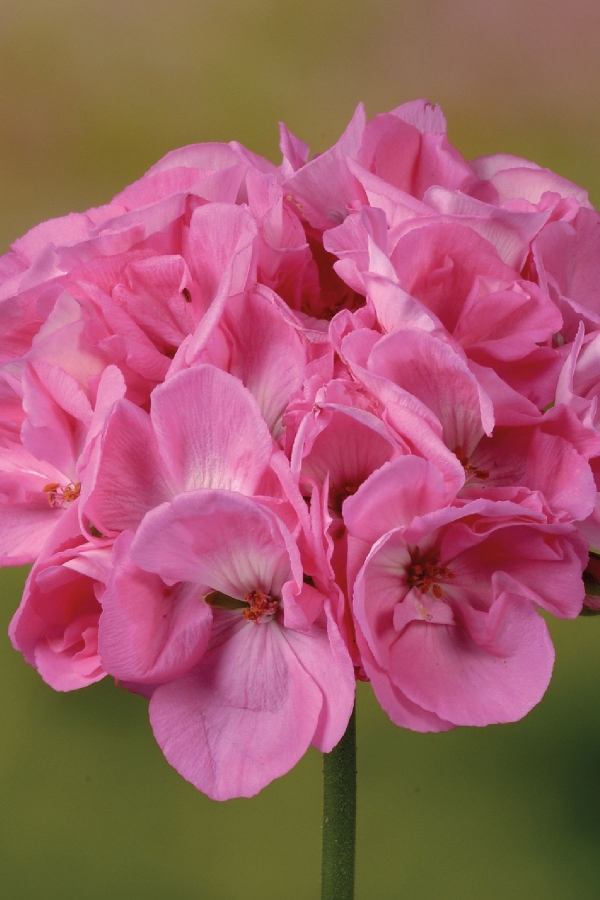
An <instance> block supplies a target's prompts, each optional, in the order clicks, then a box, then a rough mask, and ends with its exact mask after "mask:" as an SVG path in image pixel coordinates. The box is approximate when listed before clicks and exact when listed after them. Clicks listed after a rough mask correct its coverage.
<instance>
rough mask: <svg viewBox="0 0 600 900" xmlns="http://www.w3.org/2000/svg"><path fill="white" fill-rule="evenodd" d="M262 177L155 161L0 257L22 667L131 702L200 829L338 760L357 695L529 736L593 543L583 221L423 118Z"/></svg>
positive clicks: (235, 148) (595, 322)
mask: <svg viewBox="0 0 600 900" xmlns="http://www.w3.org/2000/svg"><path fill="white" fill-rule="evenodd" d="M281 151H282V156H283V161H282V163H281V164H280V165H279V166H275V165H273V164H271V163H270V162H268V161H266V160H265V159H262V158H260V157H258V156H256V155H254V154H252V153H250V152H249V151H248V150H246V149H244V148H243V147H242V146H240V145H239V144H236V143H232V144H229V145H226V144H214V143H213V144H199V145H194V146H190V147H185V148H183V149H181V150H176V151H174V152H172V153H169V154H168V155H167V156H166V157H165V158H164V159H162V160H161V161H160V162H159V163H157V164H156V165H155V166H153V168H151V169H150V170H149V172H147V173H146V175H144V176H143V177H142V178H141V179H140V180H139V181H138V182H136V183H135V184H133V185H131V186H130V187H128V188H126V189H125V190H124V191H123V192H122V193H121V194H119V195H117V196H116V197H115V198H114V200H113V201H112V202H111V203H109V204H108V205H107V206H103V207H100V208H98V209H90V210H88V212H87V213H84V214H72V215H69V216H66V217H64V218H60V219H55V220H52V221H49V222H45V223H43V224H41V225H39V226H38V227H36V228H34V229H33V230H32V231H30V232H29V233H28V234H27V235H25V236H24V237H22V238H21V239H20V240H17V241H16V242H15V244H14V245H13V247H12V249H11V251H10V252H9V253H7V254H6V255H5V256H4V257H3V258H2V259H0V322H1V327H0V354H1V358H0V363H1V369H0V374H1V377H0V403H1V423H0V428H1V442H2V450H1V457H0V485H1V487H0V500H1V502H2V517H1V524H0V554H1V560H0V561H1V563H2V564H5V565H15V564H23V563H29V562H33V568H32V571H31V574H30V575H29V578H28V581H27V584H26V588H25V593H24V596H23V599H22V602H21V605H20V607H19V609H18V611H17V613H16V615H15V617H14V619H13V621H12V624H11V628H10V634H11V639H12V642H13V644H14V646H15V647H16V648H17V649H18V650H20V651H21V652H22V653H23V655H24V656H25V658H26V659H27V661H28V662H29V663H31V664H32V665H33V666H35V667H36V669H37V670H38V671H39V673H40V675H41V676H42V678H43V679H44V680H45V681H46V682H47V683H48V684H49V685H51V686H52V687H53V688H55V689H56V690H61V691H66V690H72V689H75V688H80V687H85V686H86V685H89V684H91V683H92V682H95V681H98V680H99V679H101V678H103V677H104V676H105V675H107V674H109V675H111V676H112V677H113V678H115V679H116V680H117V681H119V682H120V683H121V684H123V685H124V686H125V687H127V688H129V689H130V690H132V691H135V692H137V693H140V694H143V695H145V696H147V697H148V698H149V701H150V720H151V724H152V728H153V731H154V734H155V736H156V739H157V741H158V743H159V745H160V747H161V748H162V750H163V752H164V754H165V756H166V758H167V759H168V760H169V762H170V763H171V764H172V765H173V766H174V767H175V768H176V769H177V770H178V771H179V772H180V773H181V774H182V775H183V776H184V777H185V778H187V779H188V780H189V781H191V782H192V783H193V784H194V785H196V786H197V787H198V788H199V789H200V790H202V791H204V792H205V793H207V794H208V795H210V796H211V797H214V798H216V799H226V798H229V797H237V796H251V795H253V794H255V793H256V792H257V791H259V790H260V789H261V788H262V787H263V786H265V785H266V784H268V783H269V782H270V781H271V780H272V779H273V778H276V777H278V776H280V775H282V774H284V773H285V772H287V771H288V770H289V769H290V768H291V767H292V766H293V765H294V764H295V763H296V762H297V761H298V759H299V758H300V757H301V756H302V755H303V754H304V753H305V751H306V749H307V748H308V747H309V746H310V745H312V746H315V747H318V748H319V749H320V750H322V751H324V752H328V751H330V750H331V749H332V748H333V747H334V746H335V744H336V743H337V742H338V741H339V740H340V738H341V736H342V735H343V733H344V731H345V728H346V725H347V722H348V718H349V716H350V713H351V710H352V706H353V700H354V692H355V683H356V678H357V677H359V678H361V679H364V680H370V681H371V683H372V686H373V690H374V691H375V694H376V696H377V698H378V700H379V702H380V704H381V706H382V707H383V708H384V709H385V710H386V712H387V713H388V714H389V716H390V718H391V719H392V721H393V722H395V723H396V724H398V725H401V726H403V727H407V728H411V729H414V730H417V731H442V730H446V729H450V728H452V727H454V726H457V725H487V724H489V723H494V722H511V721H514V720H516V719H519V718H520V717H522V716H523V715H525V714H526V713H527V712H528V711H529V710H530V709H531V708H532V706H533V705H534V704H536V703H537V702H538V701H539V700H540V698H541V697H542V695H543V693H544V691H545V690H546V687H547V685H548V681H549V679H550V675H551V670H552V665H553V658H554V653H553V647H552V644H551V641H550V638H549V635H548V630H547V627H546V624H545V622H544V620H543V619H542V617H541V616H540V615H539V614H538V608H539V607H541V608H543V609H545V610H547V611H549V612H551V613H553V614H554V615H556V616H559V617H562V618H572V617H575V616H577V615H578V614H579V613H580V612H581V609H582V603H583V601H584V595H585V587H584V580H583V578H582V575H583V573H584V570H586V567H587V565H588V553H589V550H590V547H594V546H595V547H600V509H599V506H598V493H597V483H598V475H599V473H600V413H599V412H598V409H597V405H598V404H597V394H598V393H599V391H600V216H599V215H598V214H597V213H596V212H595V211H594V209H593V208H592V207H591V206H590V204H589V202H588V199H587V196H586V194H585V192H584V191H583V190H581V188H579V187H577V186H576V185H574V184H571V183H570V182H569V181H566V180H565V179H564V178H561V177H559V176H558V175H555V174H553V173H552V172H550V171H548V170H547V169H543V168H540V167H538V166H536V165H535V164H533V163H531V162H527V161H525V160H522V159H518V158H516V157H512V156H507V155H497V156H491V157H486V158H482V159H478V160H475V161H473V162H470V163H468V162H466V161H465V160H464V159H463V158H462V157H461V155H460V154H459V153H458V152H457V150H455V149H454V147H452V145H451V144H450V143H449V142H448V139H447V137H446V134H445V121H444V118H443V116H442V113H441V111H440V110H439V108H437V107H434V106H431V105H430V104H428V103H426V102H424V101H417V102H413V103H408V104H405V105H404V106H401V107H399V108H398V109H395V110H393V111H392V112H391V113H389V114H385V115H378V116H376V117H375V118H374V119H373V120H372V121H370V122H368V123H367V122H366V120H365V116H364V111H363V109H362V107H360V106H359V108H358V109H357V111H356V113H355V115H354V117H353V119H352V121H351V122H350V124H349V126H348V128H347V129H346V131H345V132H344V134H343V135H342V137H341V138H340V140H339V141H338V142H337V143H336V144H335V146H333V147H332V148H331V149H329V150H327V151H326V152H325V153H323V154H321V155H319V156H317V157H315V158H313V159H312V160H311V161H308V148H307V146H306V145H305V144H304V143H302V142H301V141H300V140H298V139H297V138H296V137H294V136H293V135H292V134H290V132H289V131H288V130H287V129H286V128H285V127H282V129H281ZM586 577H587V576H586ZM589 602H590V604H591V605H593V603H594V601H593V600H590V601H589Z"/></svg>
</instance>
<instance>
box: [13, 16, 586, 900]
mask: <svg viewBox="0 0 600 900" xmlns="http://www.w3.org/2000/svg"><path fill="white" fill-rule="evenodd" d="M599 85H600V5H597V4H595V3H594V2H592V0H543V2H542V0H498V2H495V3H488V2H487V0H421V2H420V3H419V4H417V3H416V2H414V0H413V2H410V0H398V2H391V0H389V2H386V0H371V2H370V3H369V4H368V5H367V3H366V2H364V0H346V2H345V3H342V2H340V0H336V2H333V3H328V2H323V0H321V2H319V0H302V2H298V0H293V2H289V0H233V2H232V0H230V2H227V0H225V2H218V0H171V2H170V3H164V2H159V0H150V2H145V0H127V2H123V0H55V2H52V3H51V2H47V0H25V2H23V0H0V253H2V252H4V251H5V250H6V249H7V248H8V246H9V244H10V242H11V241H12V240H14V239H15V238H16V237H18V236H19V235H20V234H21V233H23V232H24V231H25V230H27V229H28V228H29V227H31V226H33V225H34V224H36V223H37V222H38V221H40V220H42V219H45V218H48V217H52V216H58V215H62V214H64V213H67V212H69V211H71V210H84V209H86V208H87V207H89V206H93V205H97V204H101V203H103V202H105V201H106V200H108V199H109V198H110V197H111V196H112V195H113V194H115V193H116V192H117V191H119V190H120V189H121V188H122V187H123V186H124V185H125V184H127V183H128V182H130V181H132V180H133V179H135V178H137V177H139V176H140V175H141V174H142V173H143V172H144V171H145V170H146V169H147V168H148V167H149V166H150V165H151V164H152V163H154V162H155V161H156V160H157V159H158V158H159V157H161V156H162V155H163V154H164V153H166V152H167V151H168V150H170V149H172V148H174V147H176V146H180V145H183V144H187V143H193V142H198V141H214V140H223V141H228V140H232V139H235V140H239V141H241V142H243V143H245V144H246V145H247V146H249V147H250V148H251V149H253V150H255V151H257V152H259V153H262V154H264V155H266V156H269V157H270V158H272V159H277V158H278V156H277V153H278V151H277V126H276V123H277V121H278V120H279V119H282V120H285V121H286V122H287V124H288V125H289V126H290V128H291V129H292V130H293V131H295V132H296V133H297V134H298V135H299V136H301V137H302V138H304V139H305V140H307V141H308V142H309V143H310V144H311V146H312V147H313V149H314V150H315V151H320V150H323V149H325V148H326V147H327V146H329V145H330V144H331V143H332V142H333V141H334V140H335V139H336V138H337V136H338V135H339V134H340V133H341V131H342V130H343V128H344V127H345V125H346V123H347V121H348V119H349V118H350V116H351V114H352V111H353V109H354V107H355V105H356V103H357V102H358V101H359V100H363V101H364V102H365V103H366V106H367V111H368V112H369V114H370V115H374V114H375V113H378V112H382V111H385V110H387V109H390V108H393V107H394V106H397V105H399V104H400V103H402V102H404V101H406V100H409V99H413V98H415V97H422V96H425V97H427V98H429V99H430V100H432V101H435V102H438V103H441V104H442V106H443V108H444V110H445V112H446V115H447V117H448V120H449V131H450V137H451V139H452V140H453V142H454V143H455V144H456V145H457V146H458V147H459V148H460V149H461V151H462V152H463V154H464V155H465V156H466V157H467V158H471V157H474V156H478V155H481V154H484V153H492V152H497V151H504V152H509V153H514V154H516V155H520V156H525V157H528V158H533V159H535V160H536V161H538V162H540V163H541V164H542V165H545V166H549V167H551V168H553V169H555V170H557V171H559V172H560V173H561V174H563V175H565V176H567V177H568V178H571V179H573V180H574V181H576V182H578V183H581V184H583V185H585V186H586V187H587V188H588V189H589V191H590V194H591V197H592V200H593V201H594V202H595V203H596V205H600V167H599V165H598V157H599V155H600V128H599V125H598V122H599V115H600V89H599ZM25 574H26V572H25V570H5V571H4V572H2V573H0V580H1V598H0V617H1V619H2V630H3V629H4V626H5V625H8V622H9V620H10V618H11V615H12V613H13V611H14V609H15V607H16V605H17V603H18V597H19V592H20V590H21V588H22V583H23V580H24V577H25ZM552 631H553V635H554V638H555V643H556V647H557V664H556V668H555V673H554V678H553V681H552V684H551V687H550V689H549V691H548V693H547V695H546V697H545V699H544V701H543V703H542V704H541V705H540V706H539V707H538V708H537V709H535V710H534V711H533V712H532V713H531V715H530V716H529V717H528V718H527V719H526V720H525V721H523V722H521V723H517V724H515V725H510V726H498V727H491V728H486V729H482V730H478V729H463V730H458V731H455V732H452V733H450V734H444V735H414V734H411V733H409V732H405V731H402V730H400V729H398V728H396V727H394V726H393V725H391V723H390V722H389V720H388V719H387V717H386V716H385V714H384V713H382V712H381V710H379V709H378V707H377V705H376V703H375V702H374V700H373V697H372V694H371V691H370V688H369V687H368V685H360V686H359V696H358V707H359V708H358V716H359V725H358V727H359V825H358V841H359V843H358V876H357V877H358V888H357V900H396V898H400V897H411V898H412V900H437V898H440V900H455V898H456V900H458V898H460V900H480V898H481V897H484V898H489V900H501V898H502V900H505V898H506V897H514V898H517V900H520V898H528V900H571V898H577V900H588V898H589V900H592V898H594V900H595V898H597V897H598V896H599V895H600V866H599V862H600V843H599V842H600V788H599V785H600V702H599V701H600V652H599V642H600V620H599V619H589V618H588V619H582V620H578V621H577V622H558V623H554V624H553V625H552ZM0 710H1V711H2V716H1V717H2V725H1V730H0V894H1V895H2V896H3V897H6V898H10V900H37V898H38V897H43V898H44V900H58V898H60V900H71V898H81V897H84V898H86V900H106V898H109V897H110V898H114V900H120V898H131V900H138V898H140V900H163V898H164V897H165V896H169V897H171V898H173V900H198V898H200V900H234V898H236V900H237V898H242V900H255V898H256V900H258V898H260V900H271V898H274V900H275V898H286V900H311V898H316V897H318V893H319V840H320V835H319V828H320V803H321V800H320V790H321V786H320V768H321V759H320V756H319V754H318V753H317V752H313V751H311V752H309V753H308V754H307V755H306V757H305V758H304V760H303V761H302V762H301V764H300V765H299V766H297V768H296V769H295V770H294V771H293V772H291V773H290V774H289V775H288V776H286V777H285V778H283V779H281V780H280V781H278V782H276V783H274V784H272V785H271V786H270V787H269V788H267V789H266V790H265V791H264V792H263V793H262V794H261V795H260V796H259V797H257V798H255V799H253V800H250V801H248V800H238V801H230V802H229V803H226V804H216V803H213V802H211V801H210V800H208V799H207V798H206V797H203V796H202V795H200V794H198V793H197V792H196V791H195V790H194V789H193V788H192V787H191V786H190V785H188V784H187V783H186V782H184V781H183V780H182V779H181V778H180V777H179V776H178V775H177V774H176V773H175V772H174V771H173V770H171V769H170V768H169V766H168V765H167V763H166V762H165V761H164V759H163V757H162V755H161V753H160V751H159V750H158V748H157V746H156V745H155V743H154V741H153V738H152V736H151V733H150V728H149V726H148V722H147V712H146V703H145V701H144V700H142V699H141V698H140V697H135V696H132V695H129V694H127V693H125V692H122V691H120V690H119V689H117V688H115V687H114V686H113V685H112V684H110V683H108V681H105V682H102V683H100V684H98V685H96V686H94V687H92V688H89V689H87V690H86V691H83V692H79V693H73V694H66V695H62V694H57V693H54V692H53V691H52V690H50V688H48V687H47V686H46V685H44V684H43V683H42V682H41V680H40V679H39V678H38V676H37V675H36V673H35V672H34V671H33V670H32V669H30V668H29V667H28V666H27V665H26V664H25V663H24V662H23V660H22V659H21V658H20V657H19V656H18V655H17V654H16V653H14V651H12V649H11V648H10V645H9V642H8V639H7V638H4V639H1V638H0Z"/></svg>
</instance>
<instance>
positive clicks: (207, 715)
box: [100, 490, 354, 800]
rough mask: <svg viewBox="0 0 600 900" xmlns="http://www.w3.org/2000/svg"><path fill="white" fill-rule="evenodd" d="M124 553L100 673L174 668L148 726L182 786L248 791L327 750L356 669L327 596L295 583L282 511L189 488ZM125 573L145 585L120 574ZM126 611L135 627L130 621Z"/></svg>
mask: <svg viewBox="0 0 600 900" xmlns="http://www.w3.org/2000/svg"><path fill="white" fill-rule="evenodd" d="M130 555H131V560H132V561H133V562H132V563H129V562H127V561H126V559H125V558H123V562H122V563H121V561H120V559H117V563H116V567H115V572H114V575H113V578H112V579H111V584H110V586H109V590H108V592H107V600H106V612H105V614H103V615H105V616H106V623H107V624H106V625H104V624H103V627H102V628H101V638H100V652H101V656H102V659H103V661H104V662H105V664H106V665H107V667H108V669H109V671H110V670H111V664H112V663H113V661H114V660H115V659H117V658H118V659H120V660H123V659H124V654H126V655H127V656H128V658H129V661H128V663H127V665H126V672H127V676H128V677H131V678H132V680H136V679H139V678H140V675H142V676H144V677H149V676H150V674H151V672H150V671H149V670H148V663H147V662H146V658H147V657H148V654H149V653H150V652H151V654H152V657H153V658H157V660H158V659H160V660H163V661H165V660H168V659H170V660H171V663H170V668H167V669H165V667H164V663H160V671H161V674H162V676H163V677H164V678H166V677H167V676H168V677H169V680H168V681H167V682H166V683H164V684H158V686H156V687H155V689H154V691H153V694H152V699H151V702H150V719H151V722H152V727H153V729H154V733H155V736H156V738H157V740H158V742H159V744H160V746H161V748H162V750H163V752H164V753H165V756H166V757H167V759H168V760H169V762H170V763H171V764H172V765H173V766H174V767H175V768H176V769H177V770H178V771H179V772H180V773H181V774H182V775H184V777H185V778H187V779H188V780H189V781H191V782H192V783H193V784H195V785H196V787H198V788H200V790H202V791H204V792H205V793H207V794H208V795H209V796H211V797H213V798H215V799H221V800H222V799H226V798H228V797H236V796H252V795H253V794H255V793H256V792H257V791H259V790H260V789H261V788H262V787H264V786H265V785H266V784H268V783H269V782H270V781H271V780H272V779H273V778H276V777H278V776H280V775H283V774H284V772H286V771H288V769H290V768H291V767H292V766H293V765H294V764H295V763H296V762H297V761H298V759H299V758H300V757H301V756H302V755H303V754H304V752H305V751H306V749H307V747H308V746H309V745H310V744H313V745H314V746H316V747H319V749H321V750H324V751H328V750H330V749H331V748H332V747H333V746H334V745H335V744H336V743H337V742H338V741H339V739H340V738H341V736H342V734H343V732H344V730H345V728H346V724H347V722H348V718H349V716H350V712H351V709H352V703H353V696H354V671H353V667H352V664H351V661H350V657H349V655H348V652H347V650H346V648H345V646H344V644H343V642H342V640H341V638H340V635H339V632H338V629H337V627H336V625H335V622H334V619H333V617H332V615H331V613H330V611H329V606H328V600H327V598H326V597H324V596H323V595H321V594H320V593H318V592H317V591H316V590H315V589H314V588H313V587H311V586H309V585H307V584H304V583H303V578H302V565H301V562H300V555H299V552H298V549H297V547H296V544H295V542H294V540H293V538H292V535H291V534H290V533H289V531H288V530H287V529H286V527H285V526H284V524H283V523H282V522H281V521H280V520H279V519H278V518H277V516H275V515H274V514H273V513H272V512H270V510H268V509H266V508H264V507H263V506H261V505H260V504H259V503H257V502H255V501H253V500H251V499H248V498H245V497H243V496H241V495H240V494H237V493H235V492H227V491H216V490H214V491H211V490H200V491H191V492H189V493H187V494H182V495H180V496H178V497H175V498H174V499H173V500H172V501H170V502H169V503H165V504H163V505H162V506H160V507H158V508H157V509H155V510H153V511H152V512H150V513H148V514H147V516H146V517H145V518H144V520H143V521H142V523H141V525H140V527H139V529H138V530H137V533H136V536H135V538H134V540H133V543H132V544H131V550H130ZM132 565H135V566H139V567H140V569H142V570H143V573H140V575H141V577H131V574H128V570H129V571H132V569H131V567H132ZM144 573H155V575H154V576H153V575H146V574H144ZM156 576H158V577H156ZM122 591H123V592H124V593H125V594H126V596H123V594H122V593H121V592H122ZM159 604H162V607H163V608H165V604H167V606H166V609H167V610H170V609H173V606H172V605H171V604H173V605H174V606H175V607H176V608H177V613H176V616H177V619H175V614H174V613H166V614H167V615H171V617H172V618H171V620H170V623H169V625H170V627H169V629H166V628H165V627H164V625H163V623H162V622H161V614H160V613H159V611H158V610H159V608H160V607H159ZM194 608H195V609H196V610H197V612H196V613H194ZM186 610H187V612H186ZM130 614H131V618H132V620H135V622H139V623H140V624H138V625H135V624H132V625H131V626H127V624H126V619H127V618H128V617H129V615H130ZM194 615H195V617H196V621H197V623H198V624H197V626H195V628H194V631H195V634H196V637H195V638H194V639H193V640H194V645H195V647H196V649H195V650H194V652H191V653H190V650H191V647H192V645H191V644H190V643H189V640H190V636H191V634H192V632H190V631H189V628H188V629H187V632H183V631H182V628H181V623H182V621H183V618H182V617H184V616H185V617H187V621H188V622H190V623H191V622H192V619H191V618H190V616H192V617H193V616H194ZM115 617H116V618H115ZM211 619H212V631H211V634H210V639H209V643H208V646H207V647H206V638H207V633H206V627H207V624H208V623H209V622H210V620H211ZM152 621H154V622H155V625H156V628H159V629H160V631H156V632H154V629H153V628H152V626H151V622H152ZM176 621H177V624H175V622H176ZM119 623H120V624H119ZM121 625H123V626H124V627H121ZM132 629H135V630H132ZM161 635H162V637H161ZM130 641H131V644H130V649H129V651H128V650H127V649H126V648H127V646H128V645H129V642H130ZM149 641H152V644H149V643H148V642H149ZM186 643H187V645H188V648H189V649H188V650H185V649H184V647H185V644H186ZM177 646H179V647H180V652H179V653H174V648H176V647H177ZM151 647H152V648H153V649H152V650H151ZM205 647H206V649H205ZM146 648H147V649H146ZM157 649H158V650H159V653H160V656H157ZM182 649H183V657H182V655H181V650H182ZM202 654H203V655H202ZM199 655H200V659H199V660H198V661H197V657H198V656H199ZM182 659H184V660H185V661H186V662H187V664H188V666H189V670H188V671H187V672H186V673H183V674H181V675H180V676H179V677H178V672H177V671H176V669H174V668H173V663H174V662H175V660H177V662H175V665H178V664H180V663H181V660H182ZM154 665H155V668H154V671H156V666H157V665H159V663H158V662H157V663H155V664H154ZM120 666H121V670H122V667H123V663H122V662H121V663H120Z"/></svg>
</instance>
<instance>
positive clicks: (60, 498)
mask: <svg viewBox="0 0 600 900" xmlns="http://www.w3.org/2000/svg"><path fill="white" fill-rule="evenodd" d="M42 493H44V494H46V496H47V497H48V503H49V504H50V506H52V507H60V508H62V509H64V508H65V507H66V506H67V505H68V504H69V503H72V502H73V500H76V499H77V498H78V497H79V495H80V493H81V482H80V481H77V482H75V484H73V482H72V481H71V482H69V484H68V485H67V486H66V488H61V486H60V484H59V483H58V481H51V482H50V484H46V485H44V487H43V488H42Z"/></svg>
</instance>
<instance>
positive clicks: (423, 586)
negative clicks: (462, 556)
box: [408, 558, 456, 600]
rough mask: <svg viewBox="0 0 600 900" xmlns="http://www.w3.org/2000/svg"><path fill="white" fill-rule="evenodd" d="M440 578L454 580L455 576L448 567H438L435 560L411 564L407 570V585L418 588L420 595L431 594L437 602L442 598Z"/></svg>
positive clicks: (418, 561)
mask: <svg viewBox="0 0 600 900" xmlns="http://www.w3.org/2000/svg"><path fill="white" fill-rule="evenodd" d="M441 578H449V579H451V578H456V575H455V574H454V572H453V571H452V569H450V568H449V567H448V566H440V565H439V563H438V561H437V558H435V559H428V560H419V559H417V560H416V561H415V562H413V563H411V565H410V567H409V569H408V585H409V587H410V588H418V590H419V591H420V592H421V594H427V593H428V592H429V590H430V589H431V593H432V594H433V596H434V597H436V598H437V599H438V600H441V599H442V598H443V596H444V592H443V590H442V589H441V587H440V585H439V584H438V581H439V580H440V579H441Z"/></svg>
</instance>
